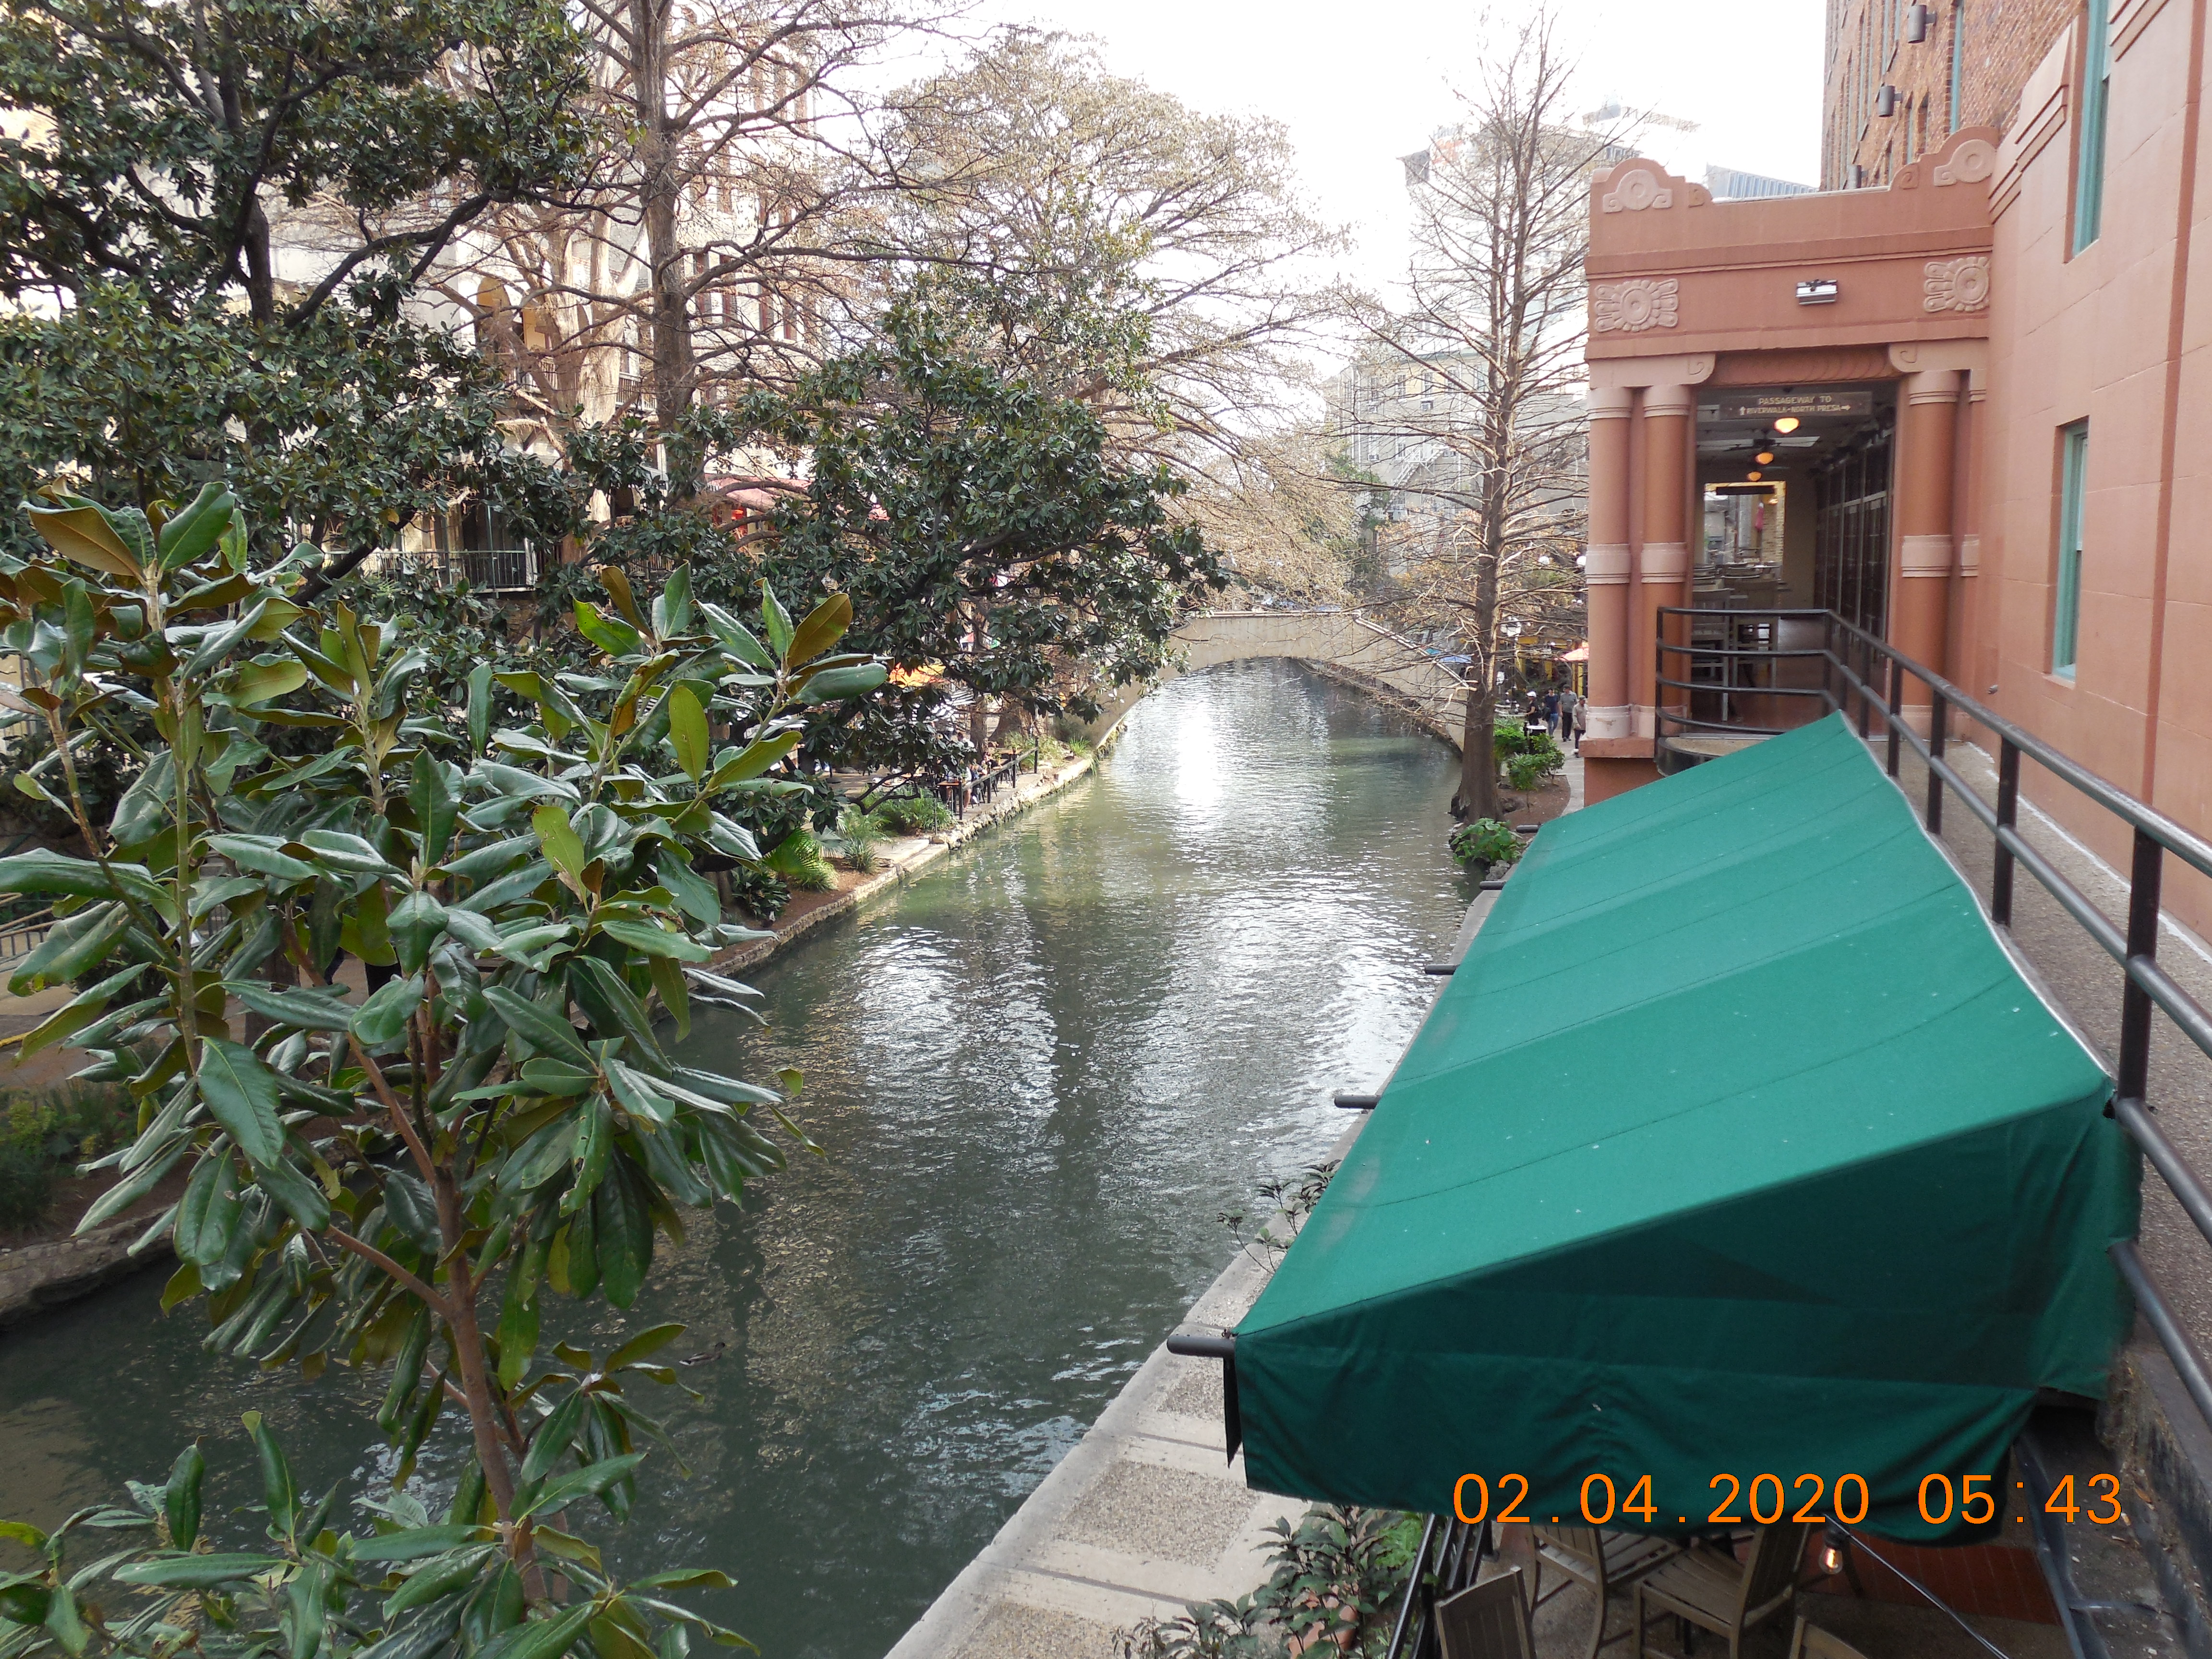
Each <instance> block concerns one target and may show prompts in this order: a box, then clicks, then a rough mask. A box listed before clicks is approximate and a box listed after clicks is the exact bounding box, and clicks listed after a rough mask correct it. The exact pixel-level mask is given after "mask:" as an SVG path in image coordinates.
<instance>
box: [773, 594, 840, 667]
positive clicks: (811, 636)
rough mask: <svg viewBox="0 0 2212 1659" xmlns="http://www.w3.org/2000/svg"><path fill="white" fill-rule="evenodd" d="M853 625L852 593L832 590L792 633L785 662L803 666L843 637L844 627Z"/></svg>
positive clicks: (790, 664)
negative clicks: (833, 591)
mask: <svg viewBox="0 0 2212 1659" xmlns="http://www.w3.org/2000/svg"><path fill="white" fill-rule="evenodd" d="M852 625H853V599H852V596H851V595H850V594H847V593H832V594H831V595H830V596H829V598H828V599H824V600H823V601H822V603H821V604H819V605H816V606H815V607H814V609H813V610H812V611H809V612H808V613H807V616H806V620H805V622H803V623H799V628H798V629H797V631H796V632H794V633H793V635H792V636H791V649H790V650H788V651H787V652H786V653H784V661H785V663H786V664H787V665H788V666H790V667H793V668H800V667H804V666H805V665H806V664H808V663H810V662H812V661H813V660H814V659H816V658H817V657H818V656H820V655H821V654H822V653H823V652H825V651H827V650H829V647H831V646H833V645H835V644H836V643H837V641H839V640H841V639H842V638H844V636H845V630H846V629H848V628H850V627H851V626H852Z"/></svg>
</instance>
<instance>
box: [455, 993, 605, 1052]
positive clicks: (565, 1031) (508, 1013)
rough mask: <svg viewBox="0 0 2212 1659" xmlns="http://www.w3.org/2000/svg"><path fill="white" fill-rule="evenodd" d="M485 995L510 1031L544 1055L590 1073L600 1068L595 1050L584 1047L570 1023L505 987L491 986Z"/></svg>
mask: <svg viewBox="0 0 2212 1659" xmlns="http://www.w3.org/2000/svg"><path fill="white" fill-rule="evenodd" d="M483 994H484V1000H485V1001H487V1002H489V1004H490V1005H491V1006H492V1011H493V1012H495V1013H496V1014H497V1015H498V1016H499V1017H500V1018H501V1019H502V1020H504V1021H505V1022H506V1024H507V1029H508V1030H512V1031H513V1032H514V1033H515V1034H516V1035H517V1036H520V1037H521V1038H522V1039H523V1041H525V1042H527V1043H529V1044H530V1046H531V1047H532V1048H535V1049H537V1050H538V1052H539V1053H540V1054H551V1055H554V1056H556V1058H558V1059H562V1060H568V1061H569V1062H570V1063H572V1064H574V1065H576V1066H581V1067H583V1068H584V1069H586V1070H587V1071H589V1070H595V1069H596V1068H597V1065H598V1062H597V1061H595V1060H593V1059H592V1052H591V1050H590V1049H588V1048H585V1047H584V1044H583V1042H582V1040H581V1039H580V1038H579V1037H578V1036H577V1035H576V1028H575V1027H574V1026H573V1025H571V1024H568V1021H567V1020H566V1019H562V1018H556V1016H555V1015H554V1014H552V1013H551V1012H549V1011H548V1010H546V1009H544V1008H541V1007H539V1006H538V1005H537V1004H536V1003H534V1002H532V1001H531V1000H529V999H528V998H526V997H521V996H518V995H516V994H514V993H513V991H510V990H508V989H507V987H505V986H503V985H487V986H485V987H484V993H483Z"/></svg>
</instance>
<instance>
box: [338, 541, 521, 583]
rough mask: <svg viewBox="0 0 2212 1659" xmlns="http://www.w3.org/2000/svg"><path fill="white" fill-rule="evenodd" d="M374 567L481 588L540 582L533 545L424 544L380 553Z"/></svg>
mask: <svg viewBox="0 0 2212 1659" xmlns="http://www.w3.org/2000/svg"><path fill="white" fill-rule="evenodd" d="M372 568H374V569H375V570H376V571H377V572H379V573H380V574H384V575H387V576H410V575H411V576H414V577H416V578H417V579H421V580H430V581H434V582H435V583H436V584H437V585H438V586H441V587H451V586H453V585H454V584H455V583H457V582H463V581H465V582H466V583H467V584H468V585H469V586H471V587H473V588H475V589H477V591H479V592H487V593H520V592H528V591H529V590H530V589H532V588H533V587H535V586H538V550H537V549H536V548H534V547H465V548H422V549H420V550H416V551H414V552H404V553H403V552H399V551H398V550H394V551H392V552H389V553H381V554H379V555H378V556H376V558H375V559H374V561H372Z"/></svg>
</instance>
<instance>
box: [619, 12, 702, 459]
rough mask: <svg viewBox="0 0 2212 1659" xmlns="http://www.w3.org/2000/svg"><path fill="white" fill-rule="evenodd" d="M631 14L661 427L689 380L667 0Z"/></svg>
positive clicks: (679, 406)
mask: <svg viewBox="0 0 2212 1659" xmlns="http://www.w3.org/2000/svg"><path fill="white" fill-rule="evenodd" d="M630 16H631V19H632V27H634V28H635V32H636V46H635V56H636V67H635V98H636V102H637V114H638V141H637V159H638V173H639V178H640V180H641V185H640V194H641V199H642V202H643V205H644V221H645V241H646V253H647V258H649V259H650V260H651V261H652V262H653V270H652V289H651V292H650V296H649V310H650V325H651V330H652V336H653V337H652V339H651V340H650V341H649V342H647V346H648V349H649V350H650V352H651V355H652V358H653V422H654V424H656V425H657V426H659V428H661V429H662V430H663V431H665V430H666V429H667V428H669V427H670V426H671V425H672V424H673V423H674V422H676V421H677V420H678V419H679V418H681V417H682V416H683V414H684V410H687V409H689V408H690V405H691V384H692V380H693V374H692V367H691V307H690V295H689V293H688V292H687V289H688V287H689V277H690V273H689V272H687V271H686V270H684V254H683V252H682V249H681V248H680V246H678V244H679V241H680V240H681V239H680V235H679V233H678V228H677V213H678V207H679V206H680V204H679V202H678V177H677V174H678V159H679V158H678V155H677V154H676V148H675V146H676V139H677V137H678V135H677V134H675V133H674V132H672V131H671V122H670V119H669V115H668V94H667V84H668V76H667V67H668V65H667V55H668V54H667V48H668V22H669V9H668V7H667V5H666V3H665V0H636V3H635V4H634V5H633V6H632V7H631V8H630Z"/></svg>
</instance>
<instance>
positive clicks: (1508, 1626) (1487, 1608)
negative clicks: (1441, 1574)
mask: <svg viewBox="0 0 2212 1659" xmlns="http://www.w3.org/2000/svg"><path fill="white" fill-rule="evenodd" d="M1436 1621H1437V1644H1438V1645H1439V1646H1441V1647H1442V1648H1443V1659H1536V1635H1535V1632H1534V1630H1533V1629H1531V1628H1530V1626H1529V1624H1528V1602H1527V1601H1526V1600H1524V1599H1523V1598H1522V1594H1521V1569H1520V1568H1518V1567H1508V1568H1506V1569H1505V1571H1503V1572H1500V1573H1498V1575H1497V1576H1496V1577H1491V1578H1486V1579H1484V1580H1483V1581H1482V1583H1479V1584H1472V1585H1469V1586H1468V1588H1467V1589H1463V1590H1461V1591H1459V1592H1457V1593H1456V1594H1455V1595H1447V1596H1445V1597H1444V1598H1443V1600H1442V1601H1438V1602H1437V1608H1436Z"/></svg>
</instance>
